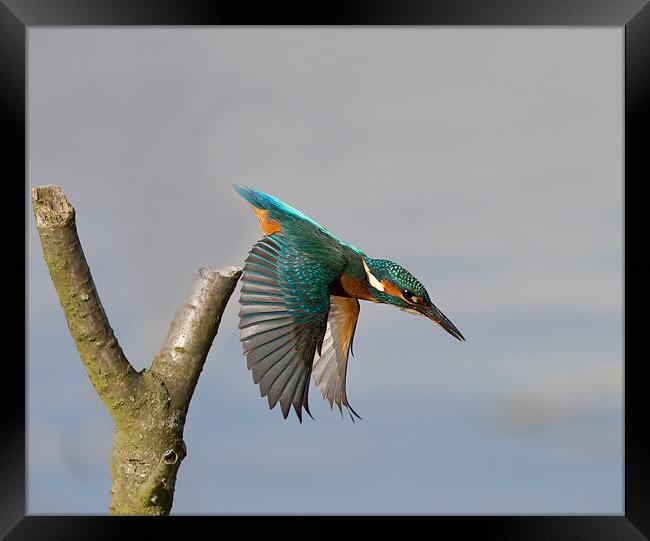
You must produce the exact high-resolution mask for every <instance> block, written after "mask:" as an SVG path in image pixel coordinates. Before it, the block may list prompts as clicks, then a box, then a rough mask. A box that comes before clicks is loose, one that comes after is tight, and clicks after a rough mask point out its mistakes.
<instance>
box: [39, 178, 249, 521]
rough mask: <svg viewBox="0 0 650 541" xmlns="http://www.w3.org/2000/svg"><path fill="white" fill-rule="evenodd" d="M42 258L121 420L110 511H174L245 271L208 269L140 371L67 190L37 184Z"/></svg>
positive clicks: (85, 358) (98, 387)
mask: <svg viewBox="0 0 650 541" xmlns="http://www.w3.org/2000/svg"><path fill="white" fill-rule="evenodd" d="M32 208H33V210H34V216H35V218H36V226H37V229H38V232H39V235H40V239H41V247H42V250H43V257H44V259H45V262H46V263H47V266H48V270H49V272H50V276H51V278H52V282H53V284H54V287H55V289H56V292H57V295H58V297H59V301H60V303H61V307H62V309H63V312H64V314H65V317H66V320H67V323H68V328H69V329H70V334H71V335H72V338H73V340H74V342H75V345H76V346H77V350H78V351H79V356H80V358H81V361H82V363H83V365H84V367H85V369H86V372H87V374H88V377H89V379H90V382H91V383H92V385H93V387H94V389H95V391H96V392H97V394H98V396H99V397H100V399H101V400H102V402H103V403H104V405H105V406H106V408H107V409H108V412H109V413H110V414H111V417H112V418H113V421H114V423H115V440H114V445H113V452H112V456H111V465H110V471H111V480H112V486H111V492H110V507H109V510H110V513H111V514H116V515H166V514H169V512H170V510H171V508H172V503H173V496H174V487H175V482H176V475H177V473H178V469H179V467H180V464H181V462H182V460H183V458H185V456H186V454H187V449H186V446H185V443H184V441H183V429H184V426H185V418H186V415H187V412H188V408H189V404H190V401H191V399H192V395H193V393H194V389H195V388H196V384H197V382H198V379H199V376H200V374H201V370H202V369H203V364H204V363H205V359H206V356H207V354H208V351H209V349H210V346H211V345H212V341H213V340H214V337H215V335H216V334H217V331H218V329H219V323H220V321H221V315H222V313H223V310H224V308H225V306H226V304H227V303H228V300H229V299H230V296H231V294H232V292H233V290H234V288H235V286H236V284H237V280H238V279H239V277H240V276H241V269H239V268H235V267H228V268H226V269H223V270H214V269H211V268H202V269H200V270H199V272H198V274H197V275H196V276H195V277H194V279H193V281H192V283H191V285H190V288H189V291H188V292H187V294H186V296H185V299H184V300H183V302H182V303H181V305H180V306H179V308H178V310H177V311H176V315H175V317H174V319H173V321H172V323H171V326H170V329H169V332H168V334H167V337H166V338H165V341H164V343H163V345H162V347H161V349H160V351H159V352H158V354H157V355H156V357H155V358H154V360H153V362H152V364H151V367H150V369H145V370H142V371H141V372H137V371H136V370H135V369H134V368H133V366H131V364H130V363H129V361H128V360H127V358H126V356H125V355H124V352H123V351H122V348H121V347H120V345H119V343H118V341H117V339H116V337H115V334H114V333H113V329H111V327H110V325H109V322H108V318H107V317H106V313H105V312H104V308H103V307H102V304H101V301H100V299H99V295H98V293H97V290H96V288H95V284H94V283H93V279H92V276H91V274H90V269H89V268H88V264H87V262H86V258H85V256H84V253H83V249H82V247H81V243H80V242H79V237H78V234H77V228H76V221H75V210H74V208H73V207H72V205H70V203H69V202H68V201H67V199H66V197H65V195H64V194H63V192H62V191H61V189H60V188H59V187H58V186H39V187H37V188H34V189H33V190H32Z"/></svg>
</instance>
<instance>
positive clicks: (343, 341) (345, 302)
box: [313, 295, 361, 421]
mask: <svg viewBox="0 0 650 541" xmlns="http://www.w3.org/2000/svg"><path fill="white" fill-rule="evenodd" d="M358 318H359V301H358V300H356V299H352V298H348V297H339V296H336V295H331V296H330V310H329V315H328V319H327V328H326V330H325V335H324V338H323V347H322V352H321V354H320V355H319V356H317V357H316V358H315V359H314V367H313V377H314V383H315V385H316V386H317V387H318V388H319V389H320V390H321V393H322V395H323V398H325V399H327V400H329V403H330V407H334V404H336V405H337V406H338V408H339V410H340V411H341V413H342V412H343V406H345V407H346V408H347V409H348V411H349V413H350V417H351V418H352V420H353V421H354V417H353V414H354V415H355V416H356V417H358V418H359V419H361V417H359V415H358V414H357V412H356V411H354V409H353V408H352V406H350V403H349V402H348V398H347V392H346V388H345V383H346V374H347V367H348V356H349V354H350V350H351V348H352V340H353V338H354V332H355V330H356V326H357V320H358Z"/></svg>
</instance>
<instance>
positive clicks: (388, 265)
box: [362, 257, 465, 340]
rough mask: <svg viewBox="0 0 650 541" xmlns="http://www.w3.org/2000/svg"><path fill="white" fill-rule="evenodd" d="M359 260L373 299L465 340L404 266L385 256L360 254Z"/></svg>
mask: <svg viewBox="0 0 650 541" xmlns="http://www.w3.org/2000/svg"><path fill="white" fill-rule="evenodd" d="M362 263H363V268H364V271H365V273H366V277H367V279H368V283H369V286H370V287H369V288H368V292H369V293H370V295H371V296H372V297H373V300H375V301H377V302H383V303H386V304H392V305H393V306H397V307H398V308H400V309H401V310H404V311H406V312H411V313H413V314H417V315H422V316H426V317H428V318H429V319H431V320H432V321H433V322H434V323H436V324H438V325H439V326H440V327H442V328H443V329H444V330H445V331H447V332H448V333H449V334H451V335H452V336H453V337H455V338H458V340H465V338H464V337H463V335H462V334H460V331H459V330H458V329H457V328H456V327H455V326H454V324H453V323H452V322H451V321H449V319H448V318H447V316H445V315H444V314H443V313H442V312H441V311H440V310H438V308H436V306H435V305H434V304H433V302H431V299H430V298H429V294H428V293H427V290H426V289H424V286H423V285H422V284H421V283H420V282H419V281H418V280H417V279H416V278H415V276H413V275H412V274H411V273H410V272H408V271H407V270H406V269H405V268H403V267H401V266H400V265H398V264H397V263H393V262H392V261H388V260H386V259H370V258H367V257H364V258H362Z"/></svg>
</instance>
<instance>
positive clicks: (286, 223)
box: [235, 186, 463, 420]
mask: <svg viewBox="0 0 650 541" xmlns="http://www.w3.org/2000/svg"><path fill="white" fill-rule="evenodd" d="M235 189H236V190H237V192H238V193H239V194H240V195H241V196H242V197H244V198H245V199H246V200H247V201H248V202H249V203H250V204H251V205H252V206H253V209H254V210H255V213H256V215H257V216H258V218H259V220H260V225H261V226H262V230H263V231H264V232H265V233H266V236H265V237H264V238H263V239H262V240H260V241H259V242H257V243H256V244H255V245H254V246H253V248H252V249H251V251H250V253H249V255H248V257H247V259H246V262H245V265H244V272H243V275H242V282H243V285H242V289H241V298H240V303H241V310H240V324H239V327H240V329H241V340H242V343H243V349H244V354H245V355H246V359H247V366H248V368H249V369H250V370H251V372H252V374H253V381H254V382H255V383H257V384H259V386H260V393H261V394H262V396H266V397H267V398H268V401H269V406H270V407H271V408H273V407H275V406H276V404H278V403H280V407H281V409H282V413H283V416H284V417H285V418H286V417H287V415H288V414H289V409H290V408H291V406H293V408H294V410H295V412H296V414H297V416H298V418H299V419H300V420H302V409H303V408H304V409H305V411H307V413H309V404H308V391H309V380H310V377H311V376H312V373H313V378H314V382H315V384H316V385H317V386H318V387H319V388H320V390H321V392H322V394H323V397H324V398H326V399H328V400H329V402H330V405H333V404H334V403H336V404H337V406H338V407H339V409H341V411H342V407H343V406H345V407H347V408H348V410H349V411H350V413H351V416H352V414H353V413H354V414H355V415H356V412H354V410H353V409H352V408H351V406H350V404H349V403H348V400H347V395H346V389H345V380H346V371H347V362H348V355H349V352H350V349H351V345H352V340H353V337H354V332H355V329H356V323H357V318H358V314H359V302H358V299H363V300H370V301H374V302H383V303H387V304H393V305H395V306H397V307H399V308H402V309H404V310H407V311H412V312H415V313H420V314H422V315H426V316H427V317H429V318H431V319H432V320H433V321H435V322H436V323H438V324H439V325H440V326H442V327H443V328H444V329H445V330H447V331H448V332H449V333H450V334H452V335H454V336H455V337H456V338H459V339H463V338H462V335H461V334H460V332H458V330H457V329H456V328H455V327H454V326H453V324H452V323H451V322H450V321H449V320H448V319H447V318H446V317H445V316H444V315H443V314H442V313H441V312H440V311H439V310H438V309H437V308H436V307H435V306H434V305H433V303H432V302H431V300H430V298H429V296H428V294H427V292H426V290H425V289H424V287H423V286H422V284H420V282H419V281H418V280H416V279H415V278H414V277H413V276H412V275H411V274H410V273H409V272H408V271H406V270H405V269H404V268H402V267H400V266H399V265H397V264H395V263H393V262H391V261H387V260H380V259H371V258H368V257H367V256H366V255H365V254H364V253H363V252H361V251H360V250H359V249H357V248H355V247H354V246H351V245H349V244H347V243H345V242H343V241H341V240H339V239H337V238H336V237H334V236H333V235H332V234H331V233H329V232H328V231H327V230H326V229H325V228H323V227H322V226H320V225H319V224H317V223H316V222H315V221H313V220H312V219H311V218H309V217H307V216H305V215H304V214H302V213H301V212H299V211H297V210H296V209H294V208H292V207H290V206H289V205H287V204H286V203H284V202H282V201H280V200H279V199H277V198H275V197H272V196H270V195H268V194H265V193H263V192H259V191H257V190H252V189H250V188H244V187H240V186H235ZM353 420H354V418H353Z"/></svg>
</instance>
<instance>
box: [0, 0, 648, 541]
mask: <svg viewBox="0 0 650 541" xmlns="http://www.w3.org/2000/svg"><path fill="white" fill-rule="evenodd" d="M234 24H237V25H258V24H262V25H287V24H299V25H462V26H473V25H480V26H506V25H517V26H526V25H532V26H576V27H581V26H608V27H619V28H624V32H625V63H624V66H625V75H624V77H625V131H624V134H625V135H624V137H625V140H624V144H625V154H624V156H625V177H624V190H625V209H624V216H625V224H624V232H625V233H624V234H625V239H624V254H625V257H624V266H625V267H624V280H625V283H624V291H625V297H624V298H625V316H624V317H625V319H624V323H625V361H624V362H625V396H624V401H625V402H624V403H625V415H624V420H625V492H624V493H625V504H624V510H625V511H624V514H621V515H589V516H567V515H563V516H537V515H535V516H502V515H499V516H466V515H458V516H451V517H445V516H427V517H408V518H409V520H415V519H417V520H416V522H419V524H417V523H416V524H413V526H415V527H420V528H422V527H423V528H424V529H422V530H413V533H414V534H417V533H419V532H423V533H425V534H430V535H439V534H444V533H448V534H450V535H453V536H454V538H461V537H464V536H472V538H479V539H517V540H521V539H524V540H528V539H530V540H532V539H535V540H537V539H539V540H542V539H553V540H555V541H559V540H564V539H567V540H569V539H570V540H579V539H585V540H587V539H588V540H627V539H629V540H640V539H648V538H649V537H650V467H649V463H650V460H649V457H650V430H649V429H648V427H649V426H650V419H649V415H648V412H649V411H650V408H649V407H648V400H647V398H646V394H645V393H644V390H645V389H644V388H645V387H646V383H645V380H644V378H643V365H644V364H645V359H647V358H648V354H647V353H645V351H646V350H647V348H643V347H641V346H642V343H641V342H642V340H643V339H644V331H645V329H646V327H647V324H648V322H649V320H650V318H649V317H648V315H647V314H648V310H647V308H648V306H650V287H649V286H648V283H650V255H648V252H649V250H648V248H647V245H648V241H647V237H648V235H647V233H648V231H650V228H648V226H647V223H646V217H645V216H646V212H647V211H646V209H645V208H644V207H646V206H647V204H646V203H645V200H644V199H643V198H642V191H641V190H642V189H643V184H644V181H647V180H649V179H650V175H648V172H647V171H648V169H647V166H646V164H645V156H644V151H648V150H650V145H648V143H647V141H648V140H649V138H648V135H647V134H646V133H645V132H646V131H647V129H648V126H650V115H649V110H650V5H648V0H618V1H617V2H606V1H603V0H565V1H564V2H556V1H539V0H491V1H486V0H437V1H434V0H430V1H423V0H419V1H418V0H401V1H390V2H388V1H379V0H375V1H374V2H370V1H358V0H357V1H348V2H345V3H343V2H327V3H323V4H322V5H320V6H318V7H317V8H314V6H310V5H309V4H308V3H303V4H300V5H295V6H288V5H279V4H275V3H267V4H263V3H260V4H259V5H256V6H255V8H254V9H253V8H252V6H250V5H248V4H245V3H241V2H240V3H238V4H234V3H228V4H226V3H225V2H218V1H215V0H212V1H210V0H193V1H185V2H181V1H169V0H137V1H136V0H130V1H129V0H86V1H79V0H0V103H1V106H0V110H1V112H2V127H3V131H4V132H5V137H4V138H3V139H4V141H5V142H4V144H3V153H2V155H3V160H2V162H3V168H2V170H3V172H4V174H3V175H2V178H4V179H5V182H3V183H2V189H3V190H4V191H5V205H3V207H4V208H3V210H4V212H3V215H2V216H3V218H4V220H3V223H4V224H5V229H6V232H5V235H3V239H2V242H3V244H4V245H5V254H4V257H3V258H2V262H1V263H0V273H1V276H2V278H3V279H4V281H3V283H4V284H5V286H6V287H5V288H3V289H4V293H5V295H4V299H5V303H6V308H5V309H6V310H10V312H9V313H10V314H11V317H9V318H7V319H8V322H7V323H6V324H5V333H6V334H5V337H6V340H7V342H8V343H10V344H12V343H15V342H16V341H17V340H16V339H15V338H14V337H16V336H21V328H22V336H23V337H25V326H26V325H25V324H26V312H25V299H26V295H25V293H26V289H23V291H22V298H21V290H20V288H19V287H16V286H13V285H12V284H13V282H14V281H15V282H16V283H20V281H19V280H20V277H21V276H22V278H23V282H22V283H23V285H25V284H26V278H25V270H26V263H25V262H26V250H25V243H23V244H22V248H21V245H20V240H19V238H18V235H16V234H14V232H13V227H11V228H10V227H7V226H11V225H13V224H14V223H15V222H13V221H12V220H13V218H12V217H10V216H9V212H8V211H14V212H15V213H16V215H17V216H18V218H17V220H18V219H19V218H20V217H21V216H22V218H23V220H25V222H24V223H25V224H26V220H29V219H32V216H31V211H30V209H29V207H28V204H27V200H28V199H29V198H28V197H27V195H26V194H27V191H28V190H27V186H26V122H25V121H26V116H25V113H26V97H25V96H26V93H25V92H26V79H25V75H26V35H27V30H28V29H29V28H32V27H41V26H77V25H84V26H87V25H101V26H108V25H136V26H145V25H151V26H158V25H234ZM20 177H22V178H23V179H24V182H23V183H20V182H18V181H17V180H16V179H18V178H20ZM7 191H10V192H11V193H10V195H9V194H6V192H7ZM14 196H15V197H14ZM18 201H22V206H21V205H20V203H18ZM23 240H24V241H26V237H23ZM14 244H15V246H14ZM20 254H22V256H23V257H22V260H21V258H20ZM7 286H8V287H7ZM14 296H15V297H16V298H15V299H14V298H13V297H14ZM21 307H22V309H21ZM21 316H22V317H21ZM7 326H8V328H7ZM14 327H15V328H14ZM25 343H26V342H25V340H23V353H24V350H25V348H24V344H25ZM635 346H639V347H635ZM19 350H20V348H19ZM637 351H638V353H635V352H637ZM19 352H20V351H19ZM644 353H645V354H644ZM2 364H3V366H2V374H3V382H4V383H5V385H4V386H3V389H4V390H3V392H4V393H6V394H9V393H10V394H11V395H12V396H13V395H14V394H17V395H18V398H17V399H14V398H11V400H9V399H8V398H7V399H6V400H5V401H4V405H3V406H2V407H0V419H1V421H2V430H3V431H2V440H1V441H2V444H0V487H1V490H0V536H5V535H6V536H7V537H6V538H7V539H12V540H13V539H66V540H69V539H113V538H120V537H124V538H130V537H132V536H133V535H134V532H135V529H136V528H137V529H139V528H145V529H146V533H147V534H148V535H150V536H152V537H153V536H160V535H162V536H165V535H170V534H173V532H174V530H176V529H177V528H178V529H180V528H182V529H183V530H185V531H187V530H186V529H187V528H188V527H189V525H190V524H189V521H192V522H194V521H197V522H198V524H197V525H199V526H205V527H206V528H210V527H211V528H214V527H215V526H217V524H215V522H214V521H215V520H218V521H220V524H219V525H218V527H220V528H222V527H223V525H225V524H231V525H232V526H233V527H235V528H237V535H245V534H254V533H256V532H258V531H259V533H260V534H262V535H264V536H269V535H272V536H273V535H274V532H278V534H277V535H278V536H279V535H280V534H281V532H282V530H280V529H279V528H278V526H279V524H278V520H279V517H266V518H265V520H263V523H261V522H260V521H259V520H251V517H218V516H216V517H211V516H209V517H208V516H203V517H169V518H168V519H166V520H165V521H160V520H155V519H144V518H139V519H138V518H131V517H119V518H118V517H112V518H109V517H95V516H52V517H49V516H26V514H25V513H26V508H25V506H26V499H25V496H26V467H25V466H26V464H25V451H26V442H25V429H26V419H25V409H24V407H22V408H21V407H15V406H14V407H11V406H8V405H7V404H18V405H19V406H20V404H21V403H22V404H23V405H24V404H25V400H24V398H25V396H24V392H25V365H23V364H21V363H19V362H18V357H17V356H15V355H11V354H9V353H8V352H6V351H5V355H4V356H3V363H2ZM21 397H22V399H23V400H22V402H21V400H20V399H21ZM217 488H218V487H217ZM388 518H389V517H380V516H374V517H371V520H369V521H368V520H367V519H366V522H367V523H366V524H365V525H364V528H366V527H371V528H381V529H382V531H383V532H386V528H387V527H389V526H391V525H394V522H395V520H394V519H393V520H391V521H390V523H389V521H388V520H387V519H388ZM290 520H299V521H301V522H305V521H307V520H309V521H314V520H316V521H319V522H320V521H322V518H315V519H311V518H307V517H291V519H290ZM327 520H331V518H327ZM346 520H347V521H349V520H350V518H349V517H348V518H346ZM403 520H404V517H402V520H400V522H402V521H403ZM425 520H426V524H425V523H424V522H423V521H425ZM274 525H275V528H274V527H273V526H274ZM314 525H315V524H311V525H310V524H302V525H297V526H298V528H309V527H310V526H312V527H313V526H314ZM285 527H286V526H285ZM330 527H331V526H330ZM399 527H400V528H402V529H401V530H400V532H401V533H402V535H404V533H405V532H406V531H409V530H406V531H405V530H404V529H403V526H399ZM208 531H210V530H208ZM211 531H212V532H213V535H219V534H223V531H222V530H218V531H217V530H211ZM308 531H311V530H306V529H304V530H301V531H300V530H299V532H300V533H298V532H297V534H298V535H301V534H303V532H308ZM386 533H387V532H386ZM409 533H410V532H409ZM287 534H288V532H287V531H286V530H285V531H284V532H283V533H282V535H284V536H286V535H287ZM185 535H187V533H186V534H185Z"/></svg>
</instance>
